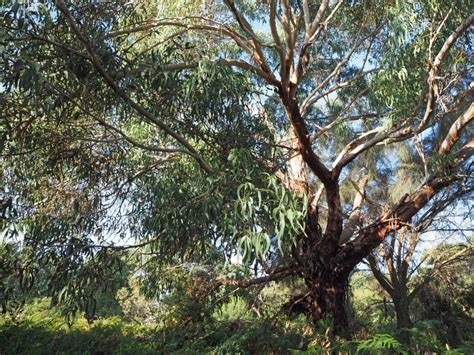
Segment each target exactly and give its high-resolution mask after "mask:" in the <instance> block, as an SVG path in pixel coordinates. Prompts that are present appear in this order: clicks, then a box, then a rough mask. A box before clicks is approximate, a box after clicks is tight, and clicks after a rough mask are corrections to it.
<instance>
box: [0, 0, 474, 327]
mask: <svg viewBox="0 0 474 355" xmlns="http://www.w3.org/2000/svg"><path fill="white" fill-rule="evenodd" d="M470 5H471V4H470V2H469V1H457V2H455V3H453V4H447V3H446V2H444V1H422V0H420V1H398V2H395V3H394V2H392V1H377V2H374V1H369V0H366V1H343V0H340V1H329V0H322V1H311V2H310V1H307V0H301V1H287V0H281V1H279V0H268V1H262V2H258V3H255V2H252V1H243V0H242V1H232V0H223V1H222V2H221V1H204V2H202V3H201V2H195V1H181V2H178V3H176V2H173V4H172V3H171V2H170V3H168V2H166V1H165V2H163V1H160V2H156V3H155V2H152V1H151V2H150V1H127V2H126V1H118V2H97V3H95V2H87V1H84V2H66V1H61V0H57V1H54V2H50V1H43V2H23V1H16V2H13V3H7V4H4V5H3V6H2V15H3V17H2V23H1V33H0V35H1V41H2V58H3V59H2V61H3V62H2V64H3V65H2V66H3V69H4V70H3V73H4V74H3V79H2V84H3V88H4V89H3V90H4V91H3V92H2V98H1V99H2V103H3V106H2V123H3V124H2V135H3V137H5V139H4V142H5V143H4V144H3V147H2V149H3V152H2V154H3V155H2V164H4V166H5V169H4V173H3V176H2V178H3V179H4V181H5V185H6V186H9V191H10V192H9V194H10V195H12V194H13V195H15V196H14V197H15V198H17V200H18V201H22V202H21V203H23V204H24V205H25V207H23V212H24V216H25V218H24V221H26V222H25V223H26V224H27V225H28V228H29V229H28V230H27V232H26V234H25V241H26V242H27V243H30V244H31V245H30V246H35V251H37V252H38V253H39V254H42V256H43V257H44V258H43V259H46V260H49V259H51V258H52V259H53V260H56V263H57V265H58V266H57V270H56V271H57V272H56V273H55V278H54V280H55V282H54V283H52V286H51V287H52V288H53V289H54V290H56V291H55V292H56V294H59V293H60V292H59V290H58V288H59V289H60V288H61V287H63V286H64V285H66V286H64V287H67V282H66V281H67V280H70V279H71V276H72V275H73V274H74V272H76V271H75V270H80V268H81V265H88V266H89V268H91V263H92V265H96V264H94V263H96V262H97V263H102V264H104V263H105V261H104V260H109V257H110V256H111V255H112V254H113V255H116V254H118V253H120V252H123V251H124V250H126V249H141V250H142V251H143V250H144V253H143V254H146V255H147V257H148V258H149V259H148V261H147V262H146V265H147V266H150V265H153V266H154V265H159V264H160V263H166V262H173V261H176V260H177V259H179V260H192V261H197V260H200V261H206V262H207V261H209V262H213V263H215V262H222V261H224V260H225V259H226V258H227V259H229V258H230V257H232V255H235V253H236V252H240V253H242V254H243V257H244V259H245V260H246V261H251V260H255V261H256V263H257V265H259V268H260V269H261V272H263V273H265V275H262V276H259V277H256V278H249V279H228V278H224V279H218V280H215V279H214V280H210V282H211V284H212V287H213V288H216V287H220V286H223V285H229V286H237V287H249V286H251V285H256V284H264V283H267V282H269V281H278V280H281V279H284V278H288V277H294V278H302V279H303V280H304V283H305V285H306V286H307V292H306V293H304V294H302V295H300V297H299V299H300V300H303V299H305V300H307V303H308V304H309V309H308V312H309V313H310V315H311V317H312V319H313V320H314V321H318V320H320V319H321V318H323V317H325V316H327V315H332V316H333V319H334V326H335V330H337V331H341V330H343V329H344V328H345V327H346V326H347V317H346V314H345V311H344V307H343V305H344V304H345V299H346V290H347V285H348V278H349V276H350V273H351V271H352V270H353V269H354V268H355V267H356V266H357V264H359V263H360V262H361V261H362V260H363V259H364V258H365V257H367V256H368V255H369V254H370V253H371V252H372V251H373V250H374V249H375V248H376V247H377V246H378V245H380V243H381V242H382V241H383V240H384V239H385V238H386V237H387V236H390V235H391V234H392V233H395V232H397V231H398V230H399V229H400V228H402V227H406V226H407V225H410V224H411V223H412V221H413V220H416V218H417V214H418V212H420V211H422V210H423V209H424V208H428V207H429V205H430V203H431V201H432V199H433V198H434V196H436V195H437V194H439V193H440V192H441V191H445V190H448V189H451V188H453V186H457V185H459V184H470V183H472V181H471V180H470V177H471V175H470V174H471V171H470V169H471V166H470V164H469V157H470V155H471V153H472V148H473V144H474V143H473V141H472V140H470V129H471V127H470V125H469V124H470V122H471V121H472V118H473V117H474V105H473V104H472V103H471V101H472V96H473V95H472V90H473V88H474V85H473V83H472V74H471V72H472V54H473V53H472V48H471V42H470V40H471V37H470V34H472V24H473V23H474V15H472V14H471V13H470V11H471V10H470V9H471V7H470ZM410 142H413V144H412V145H410V144H407V143H410ZM402 145H403V146H405V147H408V148H407V149H410V150H412V151H416V152H417V154H418V155H419V156H420V160H421V162H422V164H421V165H420V167H421V168H422V170H423V174H422V178H421V179H420V181H419V184H418V185H416V186H405V187H404V191H403V196H402V197H401V198H400V199H398V200H397V201H393V200H391V198H390V196H391V195H390V191H391V190H392V189H393V187H394V184H395V182H396V181H395V179H393V176H394V174H395V172H396V170H397V169H398V168H399V165H400V161H398V160H397V159H396V154H394V152H396V151H397V149H399V148H400V147H401V146H402ZM20 168H22V169H23V170H19V169H20ZM40 170H42V171H41V172H40ZM357 179H359V182H357V181H354V180H357ZM364 191H366V192H364ZM58 194H59V195H58ZM368 196H371V198H369V197H368ZM10 197H12V196H10ZM122 215H123V216H122ZM119 216H122V218H118V217H119ZM117 220H119V221H121V222H124V221H125V222H124V223H119V222H116V221H117ZM112 231H114V232H112ZM111 233H117V234H122V235H123V236H125V237H136V238H137V243H136V244H134V245H122V246H114V245H112V244H110V243H107V242H106V240H104V239H105V238H106V237H110V235H111ZM40 246H41V247H40ZM143 248H145V249H143ZM97 265H99V264H97ZM107 265H109V266H110V265H113V263H108V264H107ZM94 267H95V268H96V267H97V266H92V268H94ZM65 270H67V271H65ZM86 274H87V275H88V277H86V278H85V280H90V279H91V278H92V279H94V278H97V277H99V276H100V275H98V274H100V273H97V272H96V273H93V275H92V276H90V275H91V274H90V273H86ZM89 276H90V277H89ZM83 279H84V278H83ZM84 282H85V283H86V284H87V282H91V281H84ZM58 285H59V286H58ZM92 285H94V284H93V283H92ZM93 287H94V286H93ZM93 287H92V288H93ZM88 289H91V287H89V288H88ZM74 290H76V289H74ZM74 292H76V291H74ZM74 292H73V293H74ZM60 294H61V295H63V296H64V294H65V293H60ZM85 296H87V295H84V297H85Z"/></svg>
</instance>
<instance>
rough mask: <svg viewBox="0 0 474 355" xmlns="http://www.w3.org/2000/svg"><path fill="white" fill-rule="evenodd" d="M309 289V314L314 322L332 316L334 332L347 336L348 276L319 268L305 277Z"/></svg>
mask: <svg viewBox="0 0 474 355" xmlns="http://www.w3.org/2000/svg"><path fill="white" fill-rule="evenodd" d="M305 281H306V285H307V286H308V290H309V298H310V310H309V311H310V314H311V318H312V320H313V321H314V322H317V321H319V320H321V319H323V318H324V317H326V316H332V319H333V331H334V333H335V334H338V335H342V336H348V333H347V328H348V325H349V323H348V317H347V312H346V300H347V285H348V277H347V276H342V275H338V274H337V273H334V272H331V271H326V270H321V271H318V272H316V273H314V274H313V275H312V276H311V277H308V278H306V280H305Z"/></svg>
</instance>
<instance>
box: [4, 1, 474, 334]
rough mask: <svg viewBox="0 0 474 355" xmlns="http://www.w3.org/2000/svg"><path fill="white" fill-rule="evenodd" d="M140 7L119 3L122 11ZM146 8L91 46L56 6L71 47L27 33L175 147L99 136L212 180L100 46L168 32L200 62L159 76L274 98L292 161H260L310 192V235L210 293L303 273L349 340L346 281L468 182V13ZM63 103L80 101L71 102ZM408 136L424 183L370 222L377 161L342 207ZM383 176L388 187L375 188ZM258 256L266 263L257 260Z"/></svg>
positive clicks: (289, 5) (280, 6) (67, 7)
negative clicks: (197, 79) (193, 74)
mask: <svg viewBox="0 0 474 355" xmlns="http://www.w3.org/2000/svg"><path fill="white" fill-rule="evenodd" d="M144 4H145V2H140V1H138V2H137V3H136V4H132V3H131V2H130V3H124V4H121V3H120V4H119V5H118V6H122V9H123V11H124V13H125V12H126V11H130V8H132V11H133V6H136V8H137V9H139V8H140V6H142V7H144V6H145V5H144ZM188 5H189V4H188ZM51 6H52V8H53V4H51ZM146 7H148V8H149V9H150V8H151V9H153V11H149V12H144V13H142V15H141V17H140V19H139V20H136V21H135V22H134V21H129V22H124V23H120V21H119V22H118V25H117V24H116V26H115V25H114V26H115V27H114V26H111V27H106V28H105V29H104V31H105V32H104V33H101V35H100V38H99V39H97V38H91V36H92V35H93V34H91V33H92V32H91V31H89V30H88V27H87V26H88V23H87V22H85V21H83V19H82V18H81V17H77V16H75V14H76V13H77V12H75V11H76V10H77V9H78V8H79V5H77V4H75V3H71V2H66V1H61V0H57V1H55V2H54V9H55V11H57V15H56V16H55V17H53V20H54V18H56V19H59V20H61V21H63V22H61V26H63V25H64V26H63V27H61V26H58V27H57V30H58V31H67V32H66V33H65V36H66V38H67V41H68V43H67V44H64V43H61V42H58V41H57V40H56V39H54V38H53V37H48V36H47V35H44V34H43V35H42V36H40V35H38V34H37V33H35V25H34V24H33V25H32V26H31V28H32V29H31V30H29V31H27V30H25V31H24V32H25V33H23V35H24V36H26V38H27V39H28V40H30V41H32V42H39V43H43V44H47V45H50V46H53V47H57V48H60V49H62V50H64V51H66V52H67V53H68V55H69V56H71V57H80V58H83V59H84V60H86V61H87V62H88V63H90V64H91V66H92V67H93V68H94V72H95V75H96V76H98V77H100V78H101V79H102V81H103V83H105V84H106V86H107V87H108V88H109V89H110V91H111V92H112V93H113V95H115V96H116V97H117V98H118V99H120V100H121V102H122V103H123V104H125V105H127V106H128V107H129V108H130V110H131V111H133V112H134V113H135V114H136V115H137V116H139V117H142V118H143V119H144V120H146V122H148V123H150V124H152V125H154V126H155V127H156V128H157V129H158V130H159V131H160V132H162V133H163V134H165V135H167V136H168V137H169V138H170V139H171V141H172V142H173V145H172V148H164V147H158V146H156V145H153V146H150V145H143V144H141V143H140V142H137V141H136V140H134V139H133V138H132V137H130V136H127V135H126V134H125V133H124V132H121V131H120V130H118V129H116V128H114V127H113V122H112V123H111V122H110V120H109V121H107V119H106V118H100V117H95V120H96V121H97V122H98V123H100V124H101V125H102V126H103V127H108V128H110V129H113V130H114V131H116V132H117V133H118V134H120V135H121V136H122V137H124V138H125V139H126V140H127V141H128V142H129V143H130V144H132V145H133V146H135V147H138V148H140V149H144V150H148V151H154V152H159V153H170V154H171V153H172V154H186V155H188V156H190V157H192V158H193V159H194V160H195V161H196V162H197V163H198V165H199V167H200V168H201V169H202V171H203V172H204V174H206V175H208V176H213V174H215V166H213V163H212V162H210V161H208V160H207V159H206V158H205V157H204V156H203V155H202V154H201V152H200V148H199V147H198V145H197V144H195V142H194V141H192V140H190V139H188V138H186V137H185V135H184V134H183V133H182V132H178V131H177V130H176V129H175V128H173V126H172V125H170V124H167V123H166V122H164V121H163V120H161V119H160V118H157V117H156V116H155V115H154V114H153V113H152V112H151V111H150V110H148V109H147V107H146V105H144V104H142V103H141V102H140V101H139V100H137V99H136V96H134V94H133V90H135V89H136V87H131V86H129V87H126V86H125V85H126V84H125V83H124V80H120V79H117V78H116V73H115V72H114V73H111V72H110V66H111V64H110V63H111V61H110V60H109V61H107V63H105V61H106V60H107V58H109V57H110V58H112V57H113V58H115V60H116V61H120V60H122V59H123V58H122V57H121V56H120V55H121V52H120V48H116V47H113V46H106V45H105V44H108V43H114V41H122V43H128V44H129V46H128V47H127V50H130V48H132V47H133V46H137V45H141V44H140V41H144V39H145V40H146V41H147V43H146V44H147V45H148V46H149V47H148V48H152V47H153V39H154V37H153V34H154V33H160V31H163V33H165V34H166V35H167V37H165V39H163V41H165V40H166V41H171V40H173V38H176V37H178V36H181V37H185V38H187V39H188V40H189V42H190V43H191V45H190V48H195V53H196V54H195V56H192V55H191V56H188V57H187V58H186V60H185V61H180V60H179V59H175V60H172V61H171V62H169V63H167V64H165V65H163V66H162V68H161V69H162V70H163V71H164V72H166V71H169V72H174V73H175V72H183V73H186V71H188V70H192V69H193V68H196V67H198V66H199V65H200V63H201V62H203V61H208V62H212V63H213V64H215V65H218V66H223V67H227V68H233V70H234V71H236V72H238V73H244V74H245V75H248V76H251V78H252V79H251V80H252V83H253V85H254V86H255V87H256V88H257V89H260V91H261V92H263V93H264V94H265V95H267V96H268V97H269V98H268V102H270V101H271V100H274V99H276V100H278V105H277V106H274V107H273V109H274V111H273V112H275V111H276V112H280V113H281V114H282V115H283V116H284V117H285V118H286V120H287V122H286V124H283V125H281V126H280V128H279V132H278V134H279V135H280V136H281V137H286V139H287V138H288V137H290V139H289V140H288V141H289V142H290V144H289V146H287V147H285V148H282V149H283V150H284V149H286V154H287V155H288V156H289V158H288V159H287V161H286V162H285V163H283V164H282V163H281V162H276V161H266V162H265V163H264V165H265V166H266V167H267V168H268V171H270V172H271V174H274V175H275V176H276V177H277V178H278V179H279V181H280V183H281V184H283V185H284V186H286V188H287V189H289V190H291V191H293V192H294V193H295V194H296V195H297V196H300V197H301V196H306V198H307V201H308V203H307V206H306V207H305V209H306V211H305V221H304V223H302V224H304V229H303V230H301V231H300V232H299V233H298V235H296V236H295V237H294V240H293V241H292V245H293V247H292V248H291V252H290V253H289V254H290V255H288V256H287V258H286V259H287V260H289V261H288V262H286V263H283V264H281V265H270V266H269V267H264V270H265V272H267V275H265V276H261V277H258V278H255V279H248V280H232V279H225V280H218V281H215V282H214V286H215V287H219V286H221V285H234V286H237V287H248V286H251V285H255V284H261V283H266V282H269V281H277V280H280V279H283V278H287V277H301V278H303V279H304V282H305V284H306V286H307V289H308V291H307V293H306V294H304V295H302V297H303V298H305V299H307V300H308V302H309V305H310V306H309V313H310V314H311V317H312V319H313V320H314V321H318V320H320V319H322V318H323V317H325V316H327V315H332V316H333V320H334V328H335V330H336V331H338V332H341V331H343V330H344V329H346V328H347V325H348V320H347V315H346V313H345V310H344V307H343V305H344V304H345V300H346V293H347V287H348V280H349V275H350V273H351V271H352V270H354V268H355V267H356V266H357V264H359V263H360V262H361V261H362V260H363V259H364V258H366V257H367V256H368V255H370V253H371V252H372V251H373V250H374V249H375V248H377V246H379V245H380V243H381V242H382V241H383V240H384V239H385V238H386V237H387V236H388V235H389V234H390V233H393V232H396V231H398V230H399V229H400V228H402V227H405V226H407V225H409V224H410V223H411V221H412V219H413V218H416V215H417V214H418V212H419V211H420V210H422V209H423V208H425V206H427V205H428V204H429V203H430V201H431V200H432V199H433V197H434V196H435V195H436V194H438V193H439V192H440V191H442V190H443V189H447V188H449V187H450V186H453V185H455V184H459V183H461V182H462V181H465V179H466V176H468V175H469V174H462V173H460V172H462V170H463V169H465V168H466V162H467V161H468V159H469V157H470V156H471V154H472V152H473V148H474V141H472V140H470V138H469V129H470V126H469V124H470V123H471V122H472V119H473V117H474V104H472V103H471V100H472V90H473V89H474V84H473V83H472V76H471V75H470V74H469V71H470V70H472V65H471V64H469V63H470V61H471V60H472V48H471V47H470V42H469V39H468V34H469V33H470V31H471V29H472V25H473V23H474V15H472V14H470V12H469V11H470V10H469V4H468V2H466V3H464V2H462V1H461V2H459V4H458V3H456V5H453V8H449V6H448V5H446V4H444V2H443V1H440V2H436V1H435V2H432V1H415V2H404V1H401V2H396V3H394V2H392V1H382V2H372V1H342V0H341V1H329V0H323V1H317V2H312V1H308V0H302V1H287V0H281V1H279V0H268V1H264V2H260V3H258V4H254V3H253V2H246V1H232V0H224V1H222V2H217V1H216V2H213V1H207V2H204V4H198V5H196V6H195V7H194V11H195V12H194V13H193V12H192V11H191V12H189V11H188V12H186V13H183V14H179V9H175V13H174V14H173V16H168V15H167V14H166V13H165V12H164V10H163V6H162V5H160V4H154V3H146ZM80 9H81V11H87V8H86V7H84V8H80ZM84 9H85V10H84ZM176 12H178V14H176ZM10 30H11V29H10ZM22 38H23V40H24V37H22ZM101 45H102V47H101ZM156 45H158V43H157V44H156ZM204 45H206V46H208V47H209V48H211V49H212V50H211V51H210V52H209V53H206V54H205V55H204V54H202V51H200V46H204ZM113 48H115V49H116V50H115V52H112V49H113ZM136 60H140V56H139V55H137V57H136ZM122 79H123V78H122ZM64 96H65V99H68V100H69V101H70V102H74V98H73V97H68V96H67V95H64ZM142 101H143V100H142ZM272 102H273V101H272ZM83 111H85V110H84V109H83ZM85 112H86V113H88V114H90V115H91V116H93V113H91V112H87V111H85ZM268 115H270V116H271V113H268ZM256 119H262V117H261V116H259V117H256ZM270 119H273V118H272V117H270ZM412 139H413V140H415V139H417V140H420V139H421V140H422V141H423V144H421V150H420V157H421V158H422V161H423V163H424V165H425V168H426V169H425V171H426V174H425V176H424V179H423V181H422V182H421V183H420V185H419V186H417V187H416V188H414V189H412V190H410V191H408V192H407V193H406V194H405V195H404V196H403V197H402V198H401V199H400V200H399V201H398V202H396V203H390V202H389V201H388V200H383V199H382V200H379V201H376V203H377V204H378V205H379V207H380V208H378V209H377V213H376V214H375V215H374V214H373V213H371V214H370V217H369V214H365V212H366V210H367V208H368V206H369V205H370V204H371V203H373V201H369V200H368V199H367V198H366V197H365V193H364V192H363V191H364V190H365V189H369V190H372V191H377V190H379V189H385V190H387V189H390V184H389V182H390V181H389V180H390V179H389V177H387V176H386V175H384V174H386V172H384V171H385V170H386V169H387V166H385V168H384V167H382V166H381V165H380V164H379V163H375V164H372V165H371V166H368V167H367V168H368V170H369V172H370V173H369V172H368V173H367V176H366V177H362V178H361V182H360V184H355V185H356V186H358V187H357V188H356V189H355V190H356V193H355V194H352V195H353V197H354V196H355V198H353V203H352V207H351V208H349V204H348V203H347V199H345V198H343V196H342V193H341V189H342V187H343V185H344V184H346V183H347V181H349V180H350V177H351V176H356V175H357V171H358V170H360V168H361V166H363V165H364V164H365V163H364V159H365V158H366V157H367V156H369V155H371V154H375V155H377V154H379V155H378V156H379V159H381V158H380V157H381V156H382V155H380V152H381V149H382V148H383V147H385V149H389V148H390V147H392V146H393V147H396V146H397V144H401V142H402V143H403V142H410V140H412ZM283 143H284V142H282V146H284V144H283ZM287 145H288V144H287ZM395 149H396V148H395ZM295 152H296V155H295ZM387 154H389V153H387ZM372 156H373V155H372ZM396 167H397V162H396V161H393V162H391V163H390V164H389V165H388V169H392V170H393V169H396ZM384 169H385V170H384ZM384 179H387V184H386V185H385V186H382V185H380V181H381V180H384ZM323 208H324V210H323ZM321 227H323V229H321ZM268 237H269V238H274V237H275V235H274V234H273V235H272V234H270V235H269V236H268ZM236 244H238V243H237V242H236ZM267 251H268V250H267ZM257 254H258V253H257ZM260 259H262V260H260V261H261V264H262V265H264V264H265V260H264V259H265V258H260Z"/></svg>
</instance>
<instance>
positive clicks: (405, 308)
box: [393, 295, 413, 344]
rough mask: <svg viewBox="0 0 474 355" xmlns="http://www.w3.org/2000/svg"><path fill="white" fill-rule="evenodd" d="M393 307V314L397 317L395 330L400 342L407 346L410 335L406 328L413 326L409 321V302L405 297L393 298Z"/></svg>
mask: <svg viewBox="0 0 474 355" xmlns="http://www.w3.org/2000/svg"><path fill="white" fill-rule="evenodd" d="M393 305H394V306H395V313H396V316H397V329H398V330H399V332H400V333H399V338H400V340H401V341H402V342H403V343H405V344H408V343H409V342H410V333H409V332H408V331H407V329H408V328H411V327H412V326H413V322H412V321H411V319H410V301H409V299H408V297H407V296H406V295H404V296H403V295H402V296H395V297H393Z"/></svg>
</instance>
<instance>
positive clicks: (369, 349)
mask: <svg viewBox="0 0 474 355" xmlns="http://www.w3.org/2000/svg"><path fill="white" fill-rule="evenodd" d="M355 343H356V344H357V352H356V353H357V354H387V353H396V354H408V352H407V351H405V350H404V349H403V347H402V344H401V343H400V342H399V341H398V340H397V339H395V338H394V337H393V336H392V335H390V334H375V335H374V336H373V337H371V338H370V339H367V340H359V341H356V342H355Z"/></svg>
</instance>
